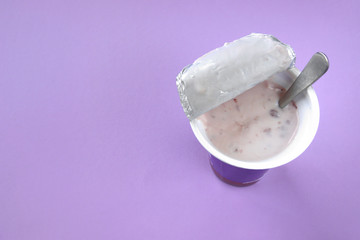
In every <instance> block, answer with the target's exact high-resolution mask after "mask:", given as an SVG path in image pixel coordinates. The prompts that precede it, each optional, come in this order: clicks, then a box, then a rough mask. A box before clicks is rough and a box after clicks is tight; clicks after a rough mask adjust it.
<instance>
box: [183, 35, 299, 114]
mask: <svg viewBox="0 0 360 240" xmlns="http://www.w3.org/2000/svg"><path fill="white" fill-rule="evenodd" d="M294 64H295V53H294V51H293V50H292V48H291V47H290V46H288V45H286V44H284V43H282V42H280V41H279V40H278V39H276V38H275V37H273V36H271V35H267V34H261V33H252V34H250V35H247V36H245V37H242V38H240V39H238V40H235V41H233V42H231V43H225V44H224V46H222V47H220V48H217V49H215V50H213V51H210V52H208V53H207V54H205V55H203V56H202V57H200V58H198V59H197V60H195V62H194V63H193V64H190V65H188V66H186V67H185V68H184V69H183V70H182V71H181V72H180V73H179V74H178V76H177V77H176V85H177V89H178V92H179V95H180V101H181V104H182V106H183V109H184V112H185V114H186V116H187V117H188V118H189V120H193V119H195V118H197V117H198V116H200V115H202V114H203V113H205V112H207V111H209V110H211V109H213V108H215V107H217V106H219V105H220V104H222V103H224V102H227V101H229V100H231V99H232V98H235V97H236V96H238V95H240V94H241V93H243V92H245V91H246V90H248V89H250V88H252V87H254V86H255V85H256V84H258V83H260V82H262V81H264V80H266V79H268V78H269V77H270V76H272V75H274V74H276V73H278V72H282V71H285V70H287V69H289V68H291V67H293V66H294Z"/></svg>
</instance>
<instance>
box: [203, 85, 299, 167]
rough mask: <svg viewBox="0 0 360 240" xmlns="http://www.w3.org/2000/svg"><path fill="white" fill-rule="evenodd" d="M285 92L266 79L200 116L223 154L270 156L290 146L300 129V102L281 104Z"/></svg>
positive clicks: (254, 157)
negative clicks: (279, 104) (279, 103)
mask: <svg viewBox="0 0 360 240" xmlns="http://www.w3.org/2000/svg"><path fill="white" fill-rule="evenodd" d="M284 91H285V89H284V88H283V87H281V86H280V85H278V84H276V83H274V82H272V81H270V80H266V81H263V82H262V83H260V84H258V85H256V86H255V87H253V88H251V89H249V90H247V91H246V92H244V93H242V94H241V95H239V96H237V97H236V98H234V99H232V100H230V101H228V102H225V103H223V104H221V105H220V106H218V107H217V108H214V109H212V110H211V111H208V112H206V113H205V114H203V115H201V116H200V117H199V118H198V119H199V120H200V121H201V122H202V123H203V125H204V127H205V131H206V134H207V136H208V138H209V140H210V141H211V142H212V144H213V145H214V146H215V147H216V148H217V149H218V150H219V151H220V152H222V153H223V154H225V155H228V156H229V157H232V158H235V159H239V160H249V161H256V160H261V159H264V158H268V157H271V156H274V155H276V154H277V153H279V152H281V151H282V150H283V149H284V148H286V147H287V145H288V144H289V143H290V142H291V140H292V139H293V137H294V135H295V133H296V131H297V128H298V121H299V120H298V118H299V117H298V112H297V106H296V104H295V103H294V102H292V103H291V104H289V105H288V106H286V107H285V108H284V109H281V108H280V107H279V106H278V100H279V97H280V96H281V95H282V93H283V92H284Z"/></svg>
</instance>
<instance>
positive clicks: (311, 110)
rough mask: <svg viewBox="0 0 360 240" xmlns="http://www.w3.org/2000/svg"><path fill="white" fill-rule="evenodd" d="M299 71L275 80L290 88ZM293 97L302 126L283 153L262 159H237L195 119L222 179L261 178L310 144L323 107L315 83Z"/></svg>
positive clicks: (248, 181)
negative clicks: (221, 148)
mask: <svg viewBox="0 0 360 240" xmlns="http://www.w3.org/2000/svg"><path fill="white" fill-rule="evenodd" d="M299 74H300V71H299V70H298V69H296V68H291V69H289V70H287V71H285V72H282V73H279V74H278V75H277V76H276V77H274V78H273V81H275V82H276V83H278V84H280V85H281V86H283V87H284V88H286V89H287V88H289V87H290V85H291V84H292V82H293V81H294V80H295V79H296V77H297V76H298V75H299ZM294 101H295V102H296V105H297V107H298V113H299V126H298V129H297V132H296V134H295V136H294V138H293V140H292V141H291V142H290V144H289V145H288V146H287V147H286V148H285V149H284V150H283V151H282V152H280V153H278V154H276V155H274V156H272V157H269V158H265V159H261V160H256V161H250V160H238V159H234V158H231V157H229V156H227V155H225V154H223V153H222V152H220V151H218V150H217V149H216V148H215V146H213V144H212V143H211V141H210V140H209V138H208V137H207V135H206V133H205V129H204V126H203V124H202V122H201V121H200V120H198V119H194V120H192V121H191V122H190V125H191V128H192V130H193V132H194V134H195V136H196V138H197V139H198V141H199V142H200V144H201V145H202V146H203V147H204V148H205V149H206V150H207V151H208V152H209V153H210V165H211V168H212V169H213V171H214V173H215V175H216V176H218V177H219V178H220V179H221V180H222V181H224V182H226V183H229V184H232V185H236V186H247V185H251V184H253V183H256V182H257V181H259V180H260V179H261V178H262V177H263V176H264V174H265V173H266V172H267V171H268V170H269V169H272V168H275V167H279V166H281V165H284V164H286V163H288V162H290V161H292V160H294V159H295V158H297V157H298V156H299V155H301V154H302V153H303V152H304V151H305V150H306V149H307V148H308V146H309V145H310V144H311V142H312V140H313V139H314V137H315V134H316V131H317V129H318V126H319V119H320V110H319V102H318V99H317V96H316V93H315V91H314V89H313V88H312V87H309V88H308V89H307V90H306V91H304V92H303V93H301V94H300V95H298V96H297V97H296V98H295V99H294Z"/></svg>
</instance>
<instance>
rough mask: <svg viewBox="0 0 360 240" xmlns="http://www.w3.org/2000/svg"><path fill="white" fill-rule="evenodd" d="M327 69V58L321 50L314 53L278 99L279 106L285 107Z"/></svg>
mask: <svg viewBox="0 0 360 240" xmlns="http://www.w3.org/2000/svg"><path fill="white" fill-rule="evenodd" d="M328 69H329V60H328V58H327V57H326V55H325V54H324V53H322V52H317V53H315V54H314V55H313V56H312V57H311V59H310V61H309V62H308V64H306V66H305V68H304V70H303V71H302V72H301V73H300V75H299V76H298V77H297V78H296V79H295V81H294V83H293V84H292V85H291V86H290V88H289V89H288V90H287V91H286V92H285V94H284V95H283V96H282V97H281V98H280V100H279V106H280V107H281V108H284V107H286V105H288V104H289V103H290V102H291V101H292V100H293V99H294V98H295V97H296V96H297V95H298V94H300V93H301V92H302V91H304V90H305V89H307V88H308V87H309V86H310V85H311V84H313V83H314V82H315V81H316V80H318V79H319V78H320V77H321V76H322V75H324V73H326V71H327V70H328Z"/></svg>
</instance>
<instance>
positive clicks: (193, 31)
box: [0, 0, 360, 240]
mask: <svg viewBox="0 0 360 240" xmlns="http://www.w3.org/2000/svg"><path fill="white" fill-rule="evenodd" d="M359 10H360V4H359V2H358V1H356V0H354V1H313V0H311V1H310V0H309V1H299V2H295V1H267V0H262V1H256V0H249V1H220V0H219V1H195V0H193V1H100V0H98V1H80V0H79V1H76V0H63V1H38V0H34V1H17V0H1V2H0V239H1V240H19V239H26V240H42V239H51V240H57V239H67V240H72V239H88V240H92V239H175V240H176V239H359V238H360V228H359V222H360V208H359V202H360V188H359V183H360V178H359V171H360V161H359V155H358V150H359V143H358V138H359V137H358V136H359V133H360V131H359V130H360V129H359V120H358V118H359V116H360V111H359V101H360V94H359V87H360V84H359V68H360V61H359V59H360V58H359V56H358V55H359V52H360V47H359V46H360V31H359V23H360V14H359ZM251 32H262V33H270V34H273V35H275V36H276V37H278V38H279V39H280V40H281V41H283V42H285V43H288V44H290V45H291V46H292V47H293V48H294V50H295V52H296V53H297V67H298V68H300V69H302V68H303V67H304V66H305V64H306V62H307V61H308V60H309V59H310V57H311V56H312V54H313V53H315V52H316V51H323V52H325V53H326V54H327V55H328V57H329V59H330V69H329V71H328V73H327V74H326V75H325V76H324V77H323V78H322V79H321V80H319V82H317V83H316V84H315V90H316V91H317V94H318V97H319V101H320V107H321V120H320V127H319V131H318V134H317V136H316V138H315V140H314V142H313V143H312V145H311V146H310V147H309V149H308V150H307V151H306V152H305V153H304V154H303V155H302V156H301V157H300V158H299V159H297V160H295V161H293V162H292V163H290V164H287V165H285V166H282V167H279V168H276V169H274V170H272V171H269V172H268V174H267V175H266V176H265V177H264V178H263V179H262V180H261V181H260V182H259V183H257V184H255V185H253V186H250V187H246V188H236V187H233V186H230V185H227V184H225V183H223V182H221V181H219V180H218V179H217V178H216V176H215V175H214V174H213V173H212V171H211V168H210V165H209V162H208V154H207V152H206V151H205V150H204V149H203V148H202V147H201V145H200V144H199V143H198V142H197V140H196V138H195V136H194V135H193V133H192V131H191V129H190V126H189V123H188V120H187V118H186V117H185V114H184V113H183V111H182V108H181V105H180V101H179V97H178V94H177V90H176V86H175V77H176V75H177V73H178V72H179V71H180V70H181V69H182V68H183V67H184V66H186V65H187V64H190V63H191V62H192V61H193V60H195V59H196V58H197V57H199V56H201V55H202V54H204V53H206V52H207V51H209V50H212V49H214V48H216V47H219V46H221V45H222V44H223V43H224V42H226V41H232V40H235V39H237V38H240V37H242V36H244V35H247V34H249V33H251Z"/></svg>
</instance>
